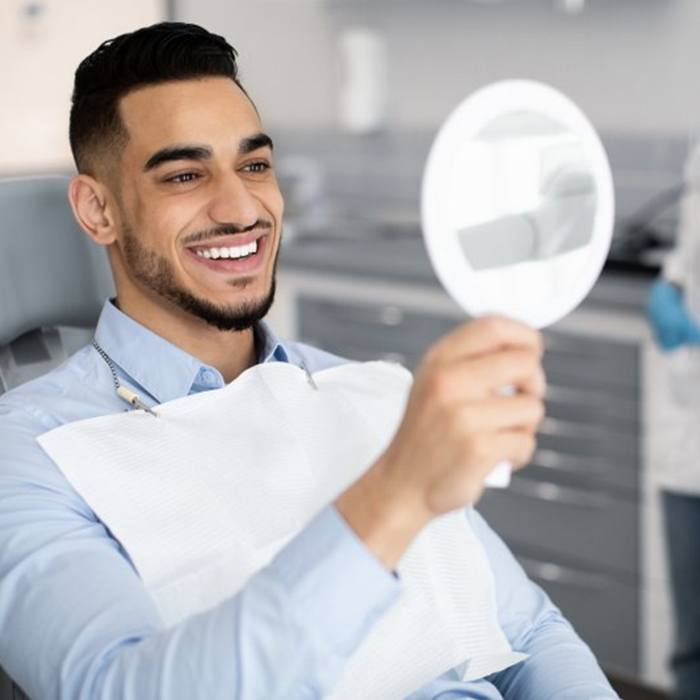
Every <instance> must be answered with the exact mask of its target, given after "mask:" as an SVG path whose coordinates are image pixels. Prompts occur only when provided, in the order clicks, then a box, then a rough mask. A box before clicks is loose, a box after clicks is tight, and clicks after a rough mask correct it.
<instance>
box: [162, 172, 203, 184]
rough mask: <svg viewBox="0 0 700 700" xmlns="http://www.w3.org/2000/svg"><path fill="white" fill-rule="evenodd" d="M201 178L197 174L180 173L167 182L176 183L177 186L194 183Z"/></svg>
mask: <svg viewBox="0 0 700 700" xmlns="http://www.w3.org/2000/svg"><path fill="white" fill-rule="evenodd" d="M198 177H199V175H197V173H180V174H179V175H173V176H172V177H169V178H167V179H166V180H165V181H166V182H174V183H175V184H183V183H186V182H194V180H196V179H197V178H198Z"/></svg>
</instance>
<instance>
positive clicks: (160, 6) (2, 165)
mask: <svg viewBox="0 0 700 700" xmlns="http://www.w3.org/2000/svg"><path fill="white" fill-rule="evenodd" d="M95 8H96V4H95V2H94V1H93V0H61V3H60V4H59V3H57V2H53V3H52V2H47V1H37V2H34V3H29V2H10V1H9V0H0V105H1V106H2V109H0V175H3V174H16V173H22V172H32V171H37V170H39V171H51V170H66V169H71V168H72V167H73V163H72V157H71V153H70V147H69V144H68V113H69V110H70V99H71V92H72V89H73V75H74V73H75V69H76V68H77V67H78V64H79V63H80V61H81V60H82V59H83V58H84V57H85V56H87V55H88V54H89V53H90V52H91V51H93V50H94V49H96V48H97V46H98V45H99V44H100V43H101V42H103V41H104V40H105V39H108V38H110V37H113V36H116V35H117V34H121V33H122V32H127V31H130V30H131V29H134V28H136V27H139V26H143V25H146V24H152V23H153V22H157V21H159V20H161V19H163V18H164V17H165V13H166V2H165V0H120V1H119V2H117V1H116V0H109V2H101V3H100V5H99V11H97V10H96V9H95ZM32 9H33V12H32V11H31V10H32Z"/></svg>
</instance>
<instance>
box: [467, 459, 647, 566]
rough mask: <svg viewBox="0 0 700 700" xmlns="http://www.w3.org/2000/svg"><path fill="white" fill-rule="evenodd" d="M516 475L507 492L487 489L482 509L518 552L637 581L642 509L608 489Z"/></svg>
mask: <svg viewBox="0 0 700 700" xmlns="http://www.w3.org/2000/svg"><path fill="white" fill-rule="evenodd" d="M526 473H527V470H525V472H523V474H516V475H514V477H513V480H512V482H511V485H510V487H509V488H507V489H487V490H486V492H485V493H484V495H483V497H482V499H481V501H480V502H479V511H480V512H481V513H482V514H483V515H484V517H485V518H486V519H487V520H488V522H489V524H490V525H491V526H492V527H493V528H494V529H495V530H496V532H498V533H499V535H501V537H503V539H504V540H505V541H506V542H507V543H508V544H509V545H510V546H511V547H512V548H513V549H515V550H518V549H520V550H523V549H527V550H529V551H534V552H537V553H539V556H541V557H545V558H546V559H547V560H553V561H556V562H561V563H562V564H569V565H571V566H573V567H583V568H587V567H593V568H595V569H600V570H604V571H609V572H611V573H615V572H617V573H618V574H619V575H622V576H628V577H630V578H631V579H636V578H637V576H638V566H639V552H638V541H639V536H638V534H639V533H638V505H637V502H636V499H635V498H625V497H623V496H622V495H621V494H619V493H618V494H613V493H611V492H610V491H609V490H607V489H591V488H588V489H575V488H570V487H567V486H561V485H559V484H557V483H554V482H553V481H539V480H535V479H529V478H526V476H525V474H526Z"/></svg>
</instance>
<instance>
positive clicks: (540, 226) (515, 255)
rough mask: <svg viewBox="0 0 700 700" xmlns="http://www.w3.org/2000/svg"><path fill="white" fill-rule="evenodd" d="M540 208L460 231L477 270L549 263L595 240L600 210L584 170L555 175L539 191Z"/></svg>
mask: <svg viewBox="0 0 700 700" xmlns="http://www.w3.org/2000/svg"><path fill="white" fill-rule="evenodd" d="M541 195H542V203H541V204H540V206H539V207H538V208H536V209H533V210H531V211H525V212H521V213H518V214H510V215H507V216H501V217H498V218H496V219H492V220H490V221H485V222H483V223H479V224H475V225H472V226H467V227H465V228H462V229H460V230H459V231H458V232H457V235H458V238H459V243H460V247H461V248H462V252H463V253H464V255H465V257H466V259H467V260H468V261H469V264H470V265H471V267H472V268H473V269H474V270H477V271H479V270H490V269H494V268H500V267H505V266H507V265H516V264H517V263H523V262H532V261H537V260H547V259H549V258H554V257H556V256H558V255H562V254H565V253H569V252H571V251H574V250H578V249H579V248H583V247H584V246H586V245H588V244H589V243H590V242H591V237H592V235H593V224H594V218H595V211H596V193H595V183H594V182H593V178H592V176H591V174H590V172H588V170H586V168H585V166H581V167H579V168H578V169H577V168H573V169H562V170H559V171H556V172H555V173H554V174H553V175H552V176H551V177H550V178H549V179H548V180H546V181H545V182H544V183H543V185H542V188H541Z"/></svg>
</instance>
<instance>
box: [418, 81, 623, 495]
mask: <svg viewBox="0 0 700 700" xmlns="http://www.w3.org/2000/svg"><path fill="white" fill-rule="evenodd" d="M613 216H614V195H613V183H612V176H611V173H610V166H609V164H608V160H607V157H606V155H605V151H604V149H603V146H602V144H601V142H600V139H599V138H598V135H597V134H596V132H595V130H594V128H593V127H592V125H591V124H590V122H589V121H588V119H587V118H586V117H585V116H584V114H583V113H582V112H581V110H580V109H579V108H578V107H577V106H576V105H575V104H574V103H573V102H571V100H569V99H568V98H567V97H565V96H564V95H562V94H561V93H560V92H558V91H557V90H555V89H554V88H552V87H549V86H547V85H543V84H541V83H536V82H531V81H523V80H515V81H504V82H500V83H495V84H493V85H489V86H487V87H485V88H482V89H481V90H478V91H477V92H475V93H474V94H473V95H471V96H469V97H467V98H466V99H465V100H464V101H463V102H462V103H461V104H459V105H458V107H457V108H456V109H455V110H454V111H453V112H452V114H451V115H450V116H449V117H448V118H447V121H446V122H445V123H444V124H443V126H442V127H441V129H440V131H439V132H438V134H437V137H436V138H435V141H434V142H433V145H432V148H431V151H430V154H429V156H428V161H427V163H426V166H425V172H424V175H423V186H422V198H421V218H422V225H423V235H424V237H425V243H426V248H427V250H428V254H429V256H430V259H431V262H432V264H433V267H434V269H435V272H436V274H437V276H438V278H439V280H440V281H441V282H442V284H443V286H444V287H445V289H446V290H447V292H448V293H449V294H450V295H451V296H452V298H453V299H454V300H455V301H456V302H457V303H458V304H460V305H461V306H462V308H463V309H464V310H465V311H466V312H467V314H469V315H470V316H481V315H483V314H486V313H498V314H502V315H505V316H508V317H510V318H515V319H518V320H520V321H523V322H525V323H527V324H529V325H531V326H534V327H536V328H542V327H543V326H546V325H548V324H550V323H554V322H555V321H557V320H559V319H560V318H562V317H563V316H565V315H566V314H567V313H569V312H570V311H572V310H573V309H574V308H575V307H576V306H577V305H578V304H579V303H580V302H581V301H582V300H583V298H584V297H585V296H586V294H588V292H589V290H590V289H591V287H592V286H593V284H594V283H595V281H596V279H597V278H598V275H599V274H600V271H601V269H602V267H603V264H604V262H605V258H606V256H607V252H608V249H609V247H610V240H611V237H612V231H613ZM509 478H510V468H509V467H508V465H507V464H505V463H504V464H501V465H499V466H498V467H497V469H496V470H494V472H493V473H492V475H491V476H490V477H489V479H488V480H487V482H486V483H487V485H490V486H505V485H507V483H508V481H509Z"/></svg>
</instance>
